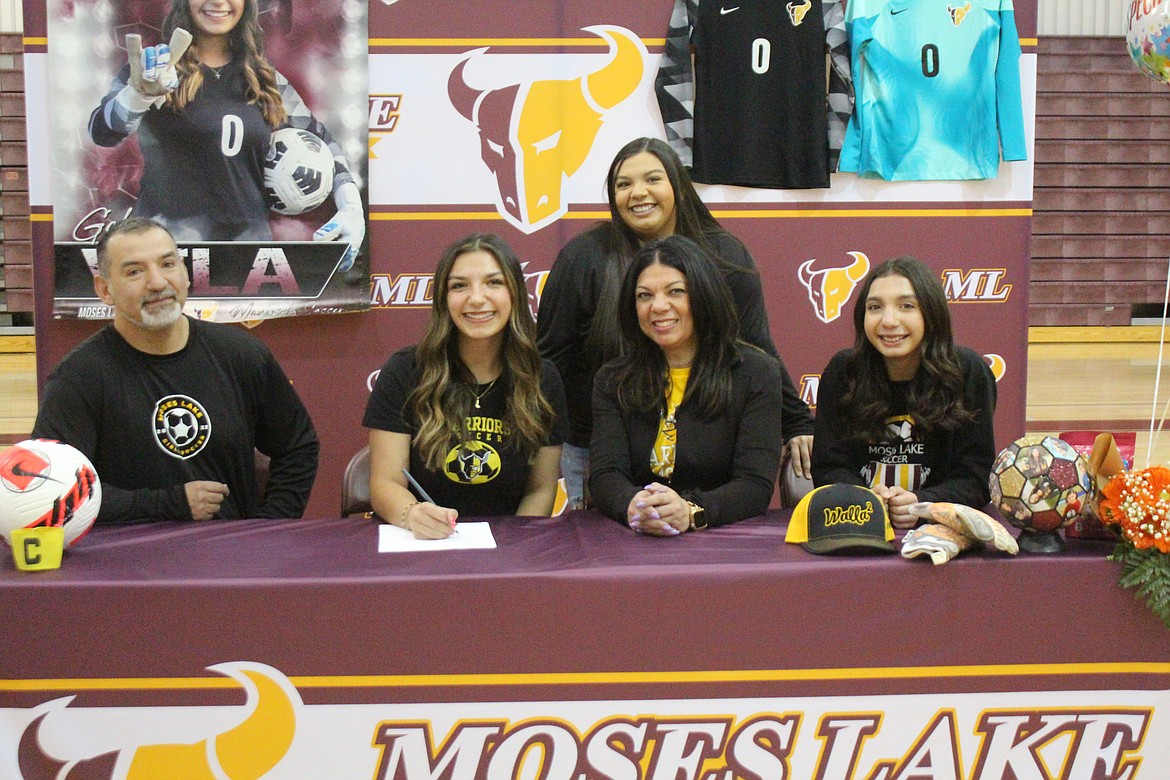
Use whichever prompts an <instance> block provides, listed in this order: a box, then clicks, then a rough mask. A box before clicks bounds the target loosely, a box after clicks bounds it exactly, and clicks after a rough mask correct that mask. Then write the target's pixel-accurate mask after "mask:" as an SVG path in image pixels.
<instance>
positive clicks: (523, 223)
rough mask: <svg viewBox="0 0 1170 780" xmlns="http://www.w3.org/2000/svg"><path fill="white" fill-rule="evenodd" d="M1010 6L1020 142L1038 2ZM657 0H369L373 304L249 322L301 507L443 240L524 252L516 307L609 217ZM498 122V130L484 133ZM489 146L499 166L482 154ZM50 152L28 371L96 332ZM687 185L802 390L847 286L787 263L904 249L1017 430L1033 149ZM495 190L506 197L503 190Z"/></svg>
mask: <svg viewBox="0 0 1170 780" xmlns="http://www.w3.org/2000/svg"><path fill="white" fill-rule="evenodd" d="M1016 5H1017V8H1016V21H1017V26H1018V28H1019V33H1020V36H1021V44H1022V45H1023V50H1024V57H1023V59H1022V61H1021V68H1020V69H1021V81H1022V84H1023V104H1024V113H1025V122H1026V130H1027V134H1028V139H1029V149H1031V144H1032V125H1033V121H1034V107H1035V70H1036V55H1035V50H1036V45H1035V43H1036V42H1035V35H1036V5H1035V2H1033V1H1032V0H1028V1H1027V2H1020V3H1017V4H1016ZM671 6H672V3H671V2H669V0H656V2H653V3H644V4H631V3H625V2H619V1H618V0H597V1H596V2H591V3H574V2H550V3H546V4H540V7H537V8H526V9H525V12H524V13H523V14H522V15H517V14H515V9H514V7H513V4H511V3H505V2H499V0H492V1H489V2H482V3H474V4H468V3H465V2H459V1H458V0H432V1H431V2H425V3H424V2H421V1H420V0H398V1H397V2H391V3H389V4H386V3H384V2H373V3H370V5H369V9H368V12H369V73H368V74H364V75H368V80H369V90H370V100H369V105H368V107H367V106H356V107H354V109H355V110H359V111H366V110H367V109H368V116H369V128H368V129H369V145H370V159H369V181H368V193H369V201H370V214H369V217H370V219H369V228H370V230H369V237H368V238H369V250H370V271H371V287H370V304H371V310H370V311H369V312H363V313H353V314H344V315H337V316H314V317H305V318H291V319H285V320H269V321H266V322H264V323H263V324H262V325H261V326H259V327H257V328H255V329H254V331H253V332H254V333H255V334H256V335H257V336H258V337H259V338H261V339H263V340H264V341H265V342H266V343H268V344H269V345H270V346H271V348H272V349H273V351H274V352H275V354H276V355H277V357H278V358H279V359H280V361H281V363H282V365H283V366H284V368H285V370H286V372H287V373H288V375H289V376H290V378H291V379H292V381H293V382H294V384H295V386H296V388H297V390H298V391H299V392H300V394H301V396H302V398H304V400H305V403H306V405H307V406H308V408H309V410H310V412H311V413H312V415H313V419H314V422H315V423H316V425H317V428H318V432H319V433H320V436H321V439H322V444H323V448H322V459H321V469H320V472H319V475H318V479H317V485H316V488H315V490H314V493H313V498H312V500H311V502H310V506H309V514H310V515H316V516H327V515H333V514H336V512H337V509H338V501H339V493H340V480H341V475H342V472H343V470H344V468H345V464H346V463H347V461H348V459H349V458H350V456H351V455H352V454H353V453H354V452H355V451H357V450H358V449H359V448H360V447H361V446H362V445H363V444H364V443H365V440H366V432H365V430H364V429H363V428H362V427H361V418H362V413H363V411H364V408H365V404H366V399H367V398H368V395H369V387H370V383H371V380H372V377H373V375H374V372H376V371H377V370H378V369H379V368H380V366H381V365H382V363H383V362H384V361H385V359H386V357H388V356H389V355H390V354H391V353H392V352H393V351H395V350H396V349H398V348H399V347H401V346H404V345H406V344H410V343H413V342H415V341H417V339H418V337H419V334H420V332H421V328H422V326H423V324H424V323H425V321H426V318H427V316H428V312H429V306H430V300H431V298H430V295H431V290H430V284H429V282H430V274H431V273H432V272H433V270H434V266H435V263H436V262H437V260H438V257H439V255H440V254H441V252H442V250H443V248H444V247H445V246H446V245H447V244H449V243H450V242H451V241H453V240H455V239H457V238H460V237H462V236H464V235H466V234H468V233H471V232H474V231H490V232H495V233H499V234H500V235H501V236H503V237H504V238H505V239H506V240H507V241H508V242H509V243H511V244H512V245H513V247H514V248H515V249H516V250H517V252H518V254H519V255H520V257H521V259H522V260H523V261H524V262H525V264H526V266H525V267H526V271H527V273H528V274H529V277H530V279H529V281H530V284H529V291H530V295H531V299H530V303H531V304H532V306H533V309H534V310H535V307H536V305H537V302H538V300H539V294H540V290H541V286H542V283H543V280H544V277H545V276H546V275H547V272H548V270H549V269H550V268H551V266H552V264H553V261H554V259H555V257H556V253H557V251H558V250H559V249H560V247H561V246H562V245H563V244H564V243H565V242H566V241H567V240H568V239H569V238H571V237H572V236H574V235H576V234H577V233H579V232H580V231H582V230H584V229H585V228H587V227H588V226H589V225H590V224H592V223H593V222H594V221H596V220H598V219H602V218H604V217H606V216H607V208H606V206H605V197H604V191H603V187H604V174H605V170H606V167H607V165H608V163H609V161H610V160H611V159H612V157H613V154H614V152H616V150H617V149H619V148H620V147H621V146H622V145H623V144H625V143H626V142H627V141H629V140H631V139H632V138H635V137H638V136H641V135H657V136H659V137H664V134H663V129H662V122H661V118H660V116H659V114H658V107H657V103H656V101H655V98H654V90H653V83H654V76H655V73H656V71H657V66H658V59H659V57H660V55H661V53H662V49H663V44H664V36H665V33H666V29H667V25H668V22H669V18H670V13H671ZM25 25H26V72H28V73H29V75H28V76H27V77H26V78H28V80H29V84H30V85H33V84H36V83H38V82H37V79H38V78H40V77H41V76H38V74H43V73H44V72H45V71H46V70H47V68H46V65H45V59H46V58H47V53H46V52H47V47H46V45H45V43H44V41H45V40H46V38H45V37H43V36H46V35H47V33H46V29H47V26H46V24H45V10H44V4H43V2H33V1H32V0H29V2H26V4H25ZM631 52H632V53H633V54H631ZM619 56H621V57H624V59H622V60H621V61H622V62H623V63H624V64H623V66H622V67H623V68H624V70H623V71H622V73H621V74H619V76H620V78H619V79H618V80H617V81H616V82H615V85H620V86H621V88H622V90H623V91H622V92H621V94H623V95H625V96H624V97H622V98H621V99H619V100H616V101H611V104H609V105H607V106H601V107H600V108H598V106H597V101H596V100H592V102H591V103H590V101H589V100H587V101H585V102H586V103H589V104H590V105H591V106H592V110H594V111H595V112H597V116H594V117H593V119H592V120H591V121H584V119H583V114H582V113H581V112H582V111H583V110H584V109H580V108H574V107H573V106H575V105H576V104H579V103H581V100H580V99H579V96H578V99H576V100H575V101H573V100H566V99H562V97H563V96H564V95H566V94H569V93H568V92H565V90H568V89H570V88H577V87H576V86H573V87H570V86H566V85H579V84H580V83H581V82H582V77H583V76H587V75H589V74H596V73H598V72H600V71H601V70H602V69H603V68H604V66H605V65H606V64H607V63H610V62H611V61H615V62H616V61H617V59H616V58H617V57H619ZM464 61H466V66H465V68H464V69H463V76H464V80H465V82H466V84H467V86H469V87H470V88H473V89H475V90H478V91H480V92H482V93H484V94H488V95H497V96H498V95H499V94H503V93H504V92H506V93H507V94H513V93H514V95H515V97H514V100H513V101H512V103H510V104H509V105H510V108H509V110H510V111H511V112H512V113H511V114H510V115H508V116H504V117H503V118H501V117H499V116H496V117H494V119H493V120H492V121H495V122H496V126H495V130H493V126H491V125H489V124H487V123H485V120H484V119H483V118H480V122H479V125H478V126H477V125H476V124H473V122H472V121H469V119H468V118H467V117H466V116H465V115H463V114H461V113H460V111H459V109H458V107H457V106H456V105H455V103H453V101H452V93H451V91H450V90H451V87H450V83H449V81H450V77H451V76H452V74H453V73H454V72H455V69H456V67H457V66H459V65H460V63H462V62H464ZM635 77H636V78H635ZM615 89H617V86H615ZM29 92H30V95H31V94H32V91H31V90H30V91H29ZM549 94H552V95H553V96H554V98H553V99H552V100H553V102H549V101H550V98H549V97H548V95H549ZM558 95H559V96H561V97H557V96H558ZM619 97H620V95H619ZM542 101H543V102H542ZM485 102H486V100H485ZM43 111H44V106H43V105H41V103H40V102H38V101H37V100H35V99H30V101H29V104H28V114H29V124H30V132H29V138H30V139H33V138H34V136H35V133H37V132H39V131H40V129H41V127H42V126H43V125H44V123H45V121H46V120H45V117H44V116H43V115H42V112H43ZM525 112H528V113H527V114H526V113H525ZM534 117H536V118H538V119H540V120H541V121H543V122H544V123H545V125H547V126H548V127H549V128H550V132H549V135H548V138H547V139H541V140H542V141H544V140H547V141H548V142H549V143H553V142H557V143H559V144H560V151H559V152H558V154H559V156H558V157H557V161H556V163H555V164H554V165H552V167H550V166H549V163H548V162H547V159H546V158H539V157H537V156H536V155H535V154H533V153H532V148H531V147H529V148H525V147H524V146H523V145H517V142H516V138H515V136H514V135H513V136H509V135H508V133H510V132H511V130H513V129H517V128H521V129H522V128H524V127H525V126H526V124H525V123H528V122H534V121H535V119H534ZM501 122H502V123H503V125H502V126H504V127H507V128H509V131H508V133H505V136H498V135H496V136H493V132H495V131H496V130H498V126H500V123H501ZM583 128H585V129H583ZM553 131H555V132H553ZM509 143H510V144H512V148H507V147H508V144H509ZM569 147H573V149H576V150H577V151H576V152H570V150H569ZM491 149H497V150H498V151H500V156H501V159H502V160H504V162H499V161H496V160H493V159H492V158H491V157H490V155H489V154H488V153H487V152H485V150H491ZM581 150H584V151H581ZM574 154H575V155H576V156H573V155H574ZM49 165H50V163H49V161H48V155H46V154H45V153H44V151H43V150H38V148H37V144H36V143H35V142H33V141H32V140H30V196H31V201H32V210H33V216H32V220H33V241H34V251H35V262H36V283H37V350H38V372H39V374H40V376H41V379H42V380H43V379H44V377H45V376H47V373H48V371H49V370H50V369H51V368H52V366H53V365H55V363H56V362H57V361H58V360H59V359H60V358H61V357H62V356H63V355H64V354H65V353H66V352H67V351H68V350H69V349H70V348H72V347H73V346H74V345H75V344H76V343H77V342H78V341H80V340H81V339H82V338H84V337H85V336H86V335H88V334H89V333H91V332H93V331H94V330H95V328H96V327H97V326H96V325H95V324H94V323H86V322H78V321H64V320H56V319H54V318H53V317H52V313H51V312H52V289H53V281H52V267H51V266H52V240H53V222H52V220H53V213H52V205H51V204H52V202H53V201H52V197H51V193H50V191H49V190H50V184H49V182H50V180H51V177H50V176H49V175H48V171H47V168H48V167H49ZM537 188H544V190H545V191H546V193H547V194H546V196H545V197H544V198H543V200H541V201H540V202H538V201H537V199H535V198H533V199H531V201H529V200H525V199H524V197H522V196H523V194H524V193H526V192H530V191H534V190H535V189H537ZM700 193H701V194H702V196H703V198H704V200H705V201H706V202H707V203H708V204H709V205H710V207H711V208H712V210H713V211H714V212H715V214H716V216H717V217H718V218H719V219H720V221H721V222H722V223H723V225H724V226H725V227H727V228H728V229H729V230H731V231H732V232H733V233H735V234H736V235H737V236H739V237H740V238H741V239H743V241H744V242H745V243H746V244H747V246H748V248H749V249H750V250H751V252H752V254H753V256H754V258H755V260H756V263H757V265H758V267H759V269H760V273H761V277H762V280H763V285H764V291H765V295H766V296H767V301H768V311H769V317H770V321H771V326H772V335H773V338H774V340H775V342H776V345H777V348H778V349H779V351H780V354H781V356H782V357H783V359H784V361H785V363H786V364H787V366H788V369H789V372H790V373H791V374H792V376H793V379H794V380H795V381H796V382H797V384H798V385H799V386H800V387H801V390H802V393H803V394H804V395H805V398H806V400H808V401H809V402H810V403H815V398H816V388H817V383H818V380H819V376H820V372H821V370H822V369H823V367H824V365H825V363H826V362H827V361H828V359H829V358H830V357H831V356H832V354H833V353H834V352H835V351H837V350H838V349H841V348H843V347H845V346H848V345H849V344H850V343H851V341H852V326H851V321H850V312H851V311H852V306H853V300H852V299H851V293H852V289H851V288H850V289H848V290H838V291H837V292H836V293H833V294H830V295H829V299H830V300H829V301H827V302H825V301H822V302H821V303H820V304H819V306H818V303H817V302H816V301H815V300H814V299H815V297H816V296H815V295H813V294H811V293H810V288H809V286H808V285H806V284H804V283H802V279H801V277H802V273H801V268H802V266H803V267H805V270H806V273H805V274H803V276H805V277H806V278H807V277H809V276H810V275H811V273H814V272H817V271H826V270H831V269H843V268H846V267H849V266H850V265H852V264H856V263H858V262H859V258H862V257H864V258H865V262H866V263H869V264H871V265H872V264H876V263H878V262H881V261H882V260H885V259H887V258H889V257H894V256H897V255H904V254H913V255H916V256H918V257H920V258H922V259H923V260H924V261H926V262H927V263H928V264H929V265H930V266H931V267H932V268H934V269H935V270H937V272H938V273H939V275H940V277H941V278H942V279H943V282H944V285H945V287H946V289H947V293H948V297H949V298H950V300H951V301H952V307H951V310H952V313H953V316H954V319H955V331H956V339H957V340H958V341H959V342H960V343H963V344H965V345H967V346H970V347H972V348H973V349H975V350H976V351H978V352H979V353H981V354H983V355H985V356H987V359H988V361H989V362H990V363H991V365H992V367H993V370H994V371H995V373H996V376H997V377H998V378H999V408H998V410H997V414H996V432H997V439H998V441H999V443H1000V444H1001V445H1003V444H1007V443H1008V442H1010V441H1011V440H1013V439H1014V438H1016V437H1017V436H1019V435H1020V434H1022V433H1023V431H1024V421H1025V395H1026V392H1025V388H1026V381H1027V376H1026V360H1027V303H1028V293H1027V288H1028V274H1029V258H1030V250H1031V247H1030V243H1031V198H1032V161H1031V160H1028V161H1027V162H1019V163H1003V164H1001V166H1000V172H999V176H998V177H997V178H996V179H992V180H987V181H978V182H898V183H887V182H880V181H872V180H861V179H858V178H857V177H855V176H854V175H853V174H834V175H833V177H832V186H831V187H830V188H829V189H826V190H800V191H778V190H749V189H745V188H738V187H725V186H703V187H700ZM510 196H511V197H512V198H513V201H515V200H520V201H521V204H522V205H521V206H520V207H516V208H512V207H510V206H509V203H510V201H509V197H510ZM813 286H814V287H815V286H816V285H815V283H813ZM812 292H813V293H816V292H819V290H816V289H814V290H813V291H812Z"/></svg>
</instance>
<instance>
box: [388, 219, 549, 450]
mask: <svg viewBox="0 0 1170 780" xmlns="http://www.w3.org/2000/svg"><path fill="white" fill-rule="evenodd" d="M478 251H483V252H487V253H488V254H490V255H491V256H492V257H494V258H495V259H496V262H497V263H499V265H500V270H501V271H503V272H504V281H505V284H506V285H507V287H508V293H509V295H510V296H511V298H512V313H511V315H509V317H508V325H507V327H506V328H505V329H504V340H503V346H502V347H501V350H502V354H501V356H500V362H501V363H502V364H503V373H502V374H501V375H500V378H499V379H498V380H497V381H498V382H499V383H500V385H501V386H502V387H503V389H504V392H505V393H506V397H507V402H506V408H505V412H504V418H505V419H504V422H505V423H506V424H507V425H508V426H509V427H510V428H511V430H512V435H513V436H514V437H515V441H516V442H517V444H518V446H519V450H520V451H521V452H522V453H524V454H525V455H527V456H528V457H529V458H532V457H534V456H535V455H536V451H537V450H538V449H540V447H541V445H542V444H543V442H544V440H545V438H546V437H547V435H548V432H549V431H550V430H551V429H552V424H553V418H554V416H555V411H554V410H553V407H552V404H550V403H549V402H548V399H547V398H545V397H544V393H542V392H541V390H540V377H541V359H540V352H539V351H538V350H537V348H536V322H535V321H534V320H533V319H532V310H531V309H530V308H529V306H528V287H527V285H525V283H524V271H523V269H522V268H521V267H520V259H519V258H518V257H516V253H515V252H513V251H512V248H511V247H510V246H508V244H507V242H505V241H504V240H503V239H502V238H500V237H499V236H497V235H494V234H492V233H476V234H473V235H470V236H468V237H466V238H463V239H460V240H459V241H456V242H455V243H453V244H451V245H450V246H449V247H447V249H446V250H445V251H444V252H443V257H442V259H441V260H439V266H438V268H436V269H435V280H434V288H433V289H434V291H433V294H432V299H433V300H432V304H431V319H430V321H429V322H428V323H427V326H426V330H425V331H424V332H423V338H422V341H420V342H419V345H418V348H417V349H416V351H415V362H416V364H417V366H418V372H419V381H418V385H417V386H416V387H415V388H414V390H412V391H411V393H410V395H409V396H407V399H406V408H408V409H410V410H411V411H412V412H413V413H414V417H415V419H416V420H418V432H417V433H416V434H415V436H414V443H415V445H417V446H418V449H419V452H420V454H421V455H422V458H423V461H424V462H425V463H426V464H427V467H428V468H430V469H432V470H435V471H438V470H440V469H441V468H442V467H443V459H444V458H445V457H446V455H447V453H448V452H449V451H450V450H451V448H452V447H453V446H455V445H456V444H457V443H459V442H462V441H465V440H466V439H467V438H468V437H467V430H466V424H465V421H466V419H467V416H468V415H469V414H470V412H471V404H472V401H473V400H474V398H475V393H474V387H473V385H474V383H475V377H474V376H472V375H471V372H470V371H469V370H468V368H467V366H465V365H464V363H463V360H462V359H461V358H460V357H459V345H458V338H457V334H458V329H457V328H456V327H455V324H454V323H453V322H452V321H451V312H450V310H449V309H448V308H447V280H448V279H449V277H450V276H451V269H452V268H453V267H454V266H455V261H456V260H458V259H459V257H460V256H462V255H465V254H467V253H468V252H478Z"/></svg>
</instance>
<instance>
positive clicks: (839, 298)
mask: <svg viewBox="0 0 1170 780" xmlns="http://www.w3.org/2000/svg"><path fill="white" fill-rule="evenodd" d="M849 255H850V256H851V257H852V258H853V262H852V263H850V264H849V265H846V266H844V267H842V268H822V269H820V270H817V271H814V270H812V265H813V263H814V262H816V261H815V260H808V261H806V262H804V263H801V265H800V270H799V272H798V273H799V276H800V283H801V284H803V285H804V286H805V289H807V290H808V299H809V300H810V301H812V305H813V310H814V311H815V312H816V314H817V319H819V320H820V321H821V322H825V323H829V322H832V321H833V320H835V319H837V318H838V317H840V316H841V309H842V308H844V306H845V304H846V303H848V302H849V298H850V296H852V295H853V290H854V289H855V288H856V287H857V283H858V282H860V281H861V280H862V279H864V278H865V275H866V274H867V273H869V258H868V257H866V256H865V253H864V252H850V253H849Z"/></svg>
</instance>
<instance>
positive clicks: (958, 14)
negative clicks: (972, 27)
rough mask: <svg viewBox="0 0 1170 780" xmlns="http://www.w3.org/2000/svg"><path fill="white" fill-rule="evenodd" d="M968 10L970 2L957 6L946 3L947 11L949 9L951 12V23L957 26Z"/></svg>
mask: <svg viewBox="0 0 1170 780" xmlns="http://www.w3.org/2000/svg"><path fill="white" fill-rule="evenodd" d="M970 10H971V4H970V3H967V4H966V5H959V6H955V5H948V6H947V11H949V12H950V14H951V23H952V24H954V25H955V27H958V26H959V25H960V24H962V23H963V19H965V18H966V17H967V12H968V11H970Z"/></svg>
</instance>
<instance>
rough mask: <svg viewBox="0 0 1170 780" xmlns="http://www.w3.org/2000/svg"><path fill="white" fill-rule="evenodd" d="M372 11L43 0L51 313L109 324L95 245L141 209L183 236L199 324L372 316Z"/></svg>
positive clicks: (282, 1) (274, 0)
mask: <svg viewBox="0 0 1170 780" xmlns="http://www.w3.org/2000/svg"><path fill="white" fill-rule="evenodd" d="M366 9H367V6H366V4H365V3H364V2H357V1H356V0H297V2H296V3H293V2H292V0H239V1H238V2H232V3H223V4H204V5H199V4H196V3H190V2H188V0H176V1H175V2H173V3H166V2H163V3H159V2H145V1H144V0H50V1H49V3H48V45H49V57H48V74H47V75H48V86H49V90H48V92H49V95H48V96H46V103H47V106H46V108H47V113H48V117H49V122H50V129H51V134H50V137H51V139H52V140H51V142H50V146H51V153H52V163H53V166H52V172H51V192H52V200H53V238H54V250H55V251H54V256H55V262H54V270H55V293H54V302H53V313H54V315H56V316H59V317H77V318H82V319H106V318H109V317H112V314H113V312H112V310H111V309H110V308H109V307H107V306H105V305H104V304H102V302H101V301H100V300H99V299H98V298H97V296H96V295H95V293H94V291H93V275H94V274H95V273H97V267H98V263H97V251H96V245H97V242H98V241H99V240H100V238H101V236H102V234H103V233H104V231H105V229H106V227H107V226H108V225H109V224H111V223H112V222H115V221H118V220H121V219H124V218H126V217H127V216H130V215H134V216H141V217H150V218H153V219H156V220H158V221H160V222H162V223H163V224H165V225H166V226H167V228H168V229H169V230H170V231H171V233H172V234H173V235H174V237H175V239H176V242H177V243H178V246H179V251H180V253H181V254H182V255H183V257H184V259H185V261H186V263H187V267H188V270H189V272H190V278H191V289H190V293H189V297H188V300H187V305H186V307H187V313H188V314H190V315H192V316H197V317H200V318H203V319H209V320H215V321H220V322H247V321H254V320H263V319H269V318H273V317H287V316H295V315H302V314H318V313H340V312H343V311H354V310H364V309H368V308H369V252H368V241H367V240H366V233H367V230H366V227H367V213H368V212H367V207H366V201H367V198H366V179H367V158H368V153H367V149H368V141H367V130H366V126H367V121H366V116H365V110H364V108H365V105H366V94H367V92H368V80H369V79H368V66H367V59H368V56H367V47H366V40H367V35H368V33H367V21H366ZM139 51H141V52H142V53H141V54H139ZM132 65H133V66H134V67H132ZM50 96H51V99H48V98H49V97H50Z"/></svg>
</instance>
